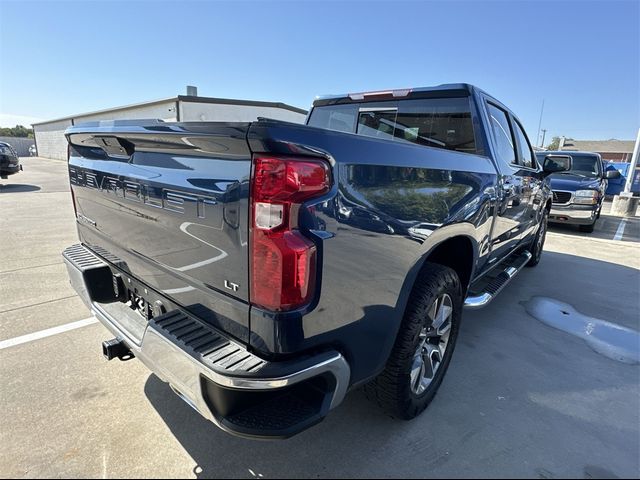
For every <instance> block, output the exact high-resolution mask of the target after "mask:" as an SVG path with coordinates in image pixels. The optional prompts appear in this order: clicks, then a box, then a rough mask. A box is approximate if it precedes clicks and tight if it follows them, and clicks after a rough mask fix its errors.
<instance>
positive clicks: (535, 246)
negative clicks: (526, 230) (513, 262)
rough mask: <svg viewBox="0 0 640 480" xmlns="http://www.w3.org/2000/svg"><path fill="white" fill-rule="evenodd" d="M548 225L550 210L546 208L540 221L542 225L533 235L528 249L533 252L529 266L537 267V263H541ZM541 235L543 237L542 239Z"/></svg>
mask: <svg viewBox="0 0 640 480" xmlns="http://www.w3.org/2000/svg"><path fill="white" fill-rule="evenodd" d="M548 225H549V211H548V210H547V209H546V208H545V210H544V213H543V214H542V220H541V221H540V226H539V227H538V231H537V232H536V236H535V237H533V241H532V242H531V246H530V247H529V249H528V250H529V252H530V253H531V260H529V261H528V262H527V267H535V266H536V265H538V263H540V259H541V258H542V251H543V250H544V241H545V240H546V238H547V227H548ZM540 237H542V239H541V238H540Z"/></svg>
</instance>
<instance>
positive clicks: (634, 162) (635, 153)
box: [624, 128, 640, 193]
mask: <svg viewBox="0 0 640 480" xmlns="http://www.w3.org/2000/svg"><path fill="white" fill-rule="evenodd" d="M639 146H640V128H639V129H638V136H637V137H636V145H635V147H633V155H632V156H631V165H629V170H628V171H629V174H628V175H627V182H626V183H625V184H624V192H625V193H629V192H631V185H632V184H633V178H634V177H635V176H636V168H637V166H638V154H639V153H640V152H638V147H639Z"/></svg>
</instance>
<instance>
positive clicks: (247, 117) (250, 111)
mask: <svg viewBox="0 0 640 480" xmlns="http://www.w3.org/2000/svg"><path fill="white" fill-rule="evenodd" d="M179 107H180V121H181V122H255V121H256V120H257V118H258V117H268V118H274V119H276V120H284V121H287V122H294V123H304V120H305V118H306V115H305V114H303V113H297V112H293V111H291V110H286V109H284V108H276V107H261V106H253V105H233V104H222V103H195V102H183V101H181V102H180V105H179Z"/></svg>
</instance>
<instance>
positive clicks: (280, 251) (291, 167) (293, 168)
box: [250, 157, 330, 311]
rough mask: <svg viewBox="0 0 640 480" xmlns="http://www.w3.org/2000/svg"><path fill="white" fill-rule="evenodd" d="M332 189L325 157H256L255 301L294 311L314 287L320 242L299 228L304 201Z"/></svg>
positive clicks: (253, 188)
mask: <svg viewBox="0 0 640 480" xmlns="http://www.w3.org/2000/svg"><path fill="white" fill-rule="evenodd" d="M329 189H330V178H329V166H328V165H327V164H326V163H325V162H324V161H322V160H313V159H306V158H305V159H301V158H290V157H255V158H254V170H253V177H252V186H251V245H250V247H251V302H252V303H254V304H256V305H259V306H261V307H264V308H267V309H269V310H276V311H278V310H290V309H292V308H296V307H298V306H300V305H303V304H305V303H307V302H308V301H309V300H310V299H311V295H312V294H313V292H314V287H315V276H316V247H315V245H314V243H313V242H312V241H311V240H309V239H308V238H306V237H305V236H304V235H302V233H301V232H300V231H299V230H298V228H297V227H298V218H297V214H298V212H299V209H298V208H297V207H299V205H300V204H301V203H303V202H305V201H307V200H310V199H311V198H314V197H317V196H319V195H322V194H324V193H326V192H328V191H329Z"/></svg>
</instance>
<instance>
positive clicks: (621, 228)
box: [613, 218, 627, 240]
mask: <svg viewBox="0 0 640 480" xmlns="http://www.w3.org/2000/svg"><path fill="white" fill-rule="evenodd" d="M626 225H627V219H626V218H623V219H622V220H620V225H618V230H616V234H615V235H614V236H613V239H614V240H622V235H624V227H625V226H626Z"/></svg>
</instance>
